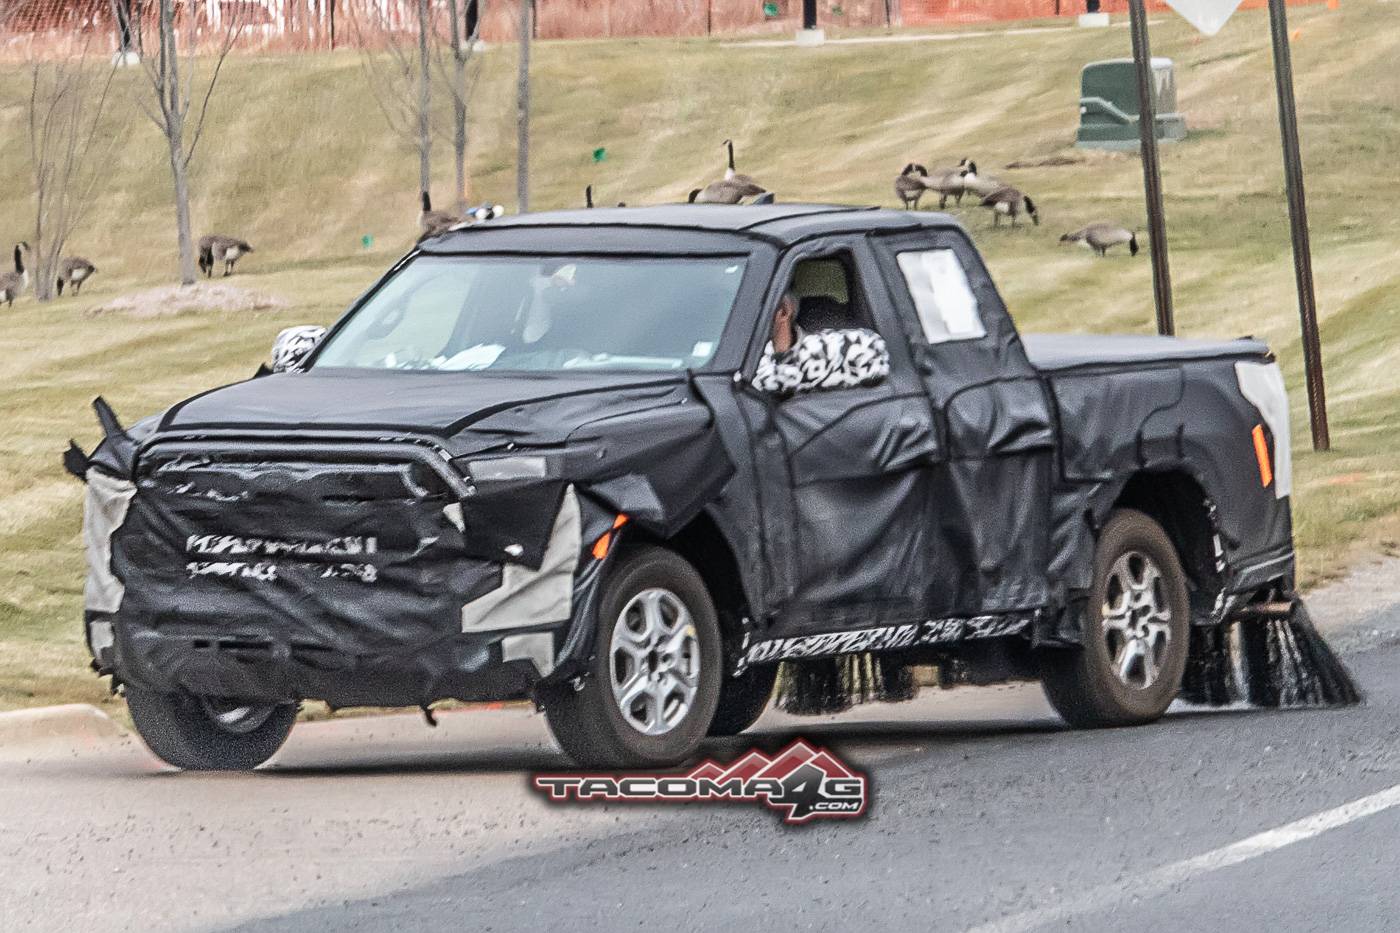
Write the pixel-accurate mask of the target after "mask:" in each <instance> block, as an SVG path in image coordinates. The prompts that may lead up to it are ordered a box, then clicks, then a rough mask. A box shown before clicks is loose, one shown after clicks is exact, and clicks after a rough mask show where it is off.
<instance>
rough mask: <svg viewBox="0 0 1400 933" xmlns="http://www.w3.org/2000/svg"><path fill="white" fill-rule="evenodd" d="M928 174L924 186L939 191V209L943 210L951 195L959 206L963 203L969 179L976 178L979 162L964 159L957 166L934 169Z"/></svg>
mask: <svg viewBox="0 0 1400 933" xmlns="http://www.w3.org/2000/svg"><path fill="white" fill-rule="evenodd" d="M926 174H927V178H926V179H925V180H924V187H925V188H926V189H928V190H929V191H936V192H938V209H939V210H943V208H945V207H947V206H948V199H949V198H950V197H951V198H953V199H955V200H956V202H957V204H958V205H959V206H961V205H962V199H963V195H964V194H966V193H967V184H968V182H967V179H968V178H969V177H971V178H973V179H974V180H975V179H976V176H977V163H976V162H969V161H968V160H967V159H963V160H962V161H960V162H959V163H958V165H957V167H956V168H940V169H934V170H933V171H932V172H929V173H926Z"/></svg>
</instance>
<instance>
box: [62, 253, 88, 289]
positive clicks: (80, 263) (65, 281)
mask: <svg viewBox="0 0 1400 933" xmlns="http://www.w3.org/2000/svg"><path fill="white" fill-rule="evenodd" d="M96 271H97V267H96V266H94V265H93V264H92V263H90V262H88V261H87V260H86V259H84V258H83V257H81V256H69V257H68V258H67V259H64V260H63V261H61V262H60V263H59V264H58V294H59V295H60V296H62V295H63V286H64V285H72V286H73V294H75V295H76V294H78V292H80V291H82V289H83V283H84V282H86V281H87V280H88V279H89V278H91V277H92V274H93V273H94V272H96Z"/></svg>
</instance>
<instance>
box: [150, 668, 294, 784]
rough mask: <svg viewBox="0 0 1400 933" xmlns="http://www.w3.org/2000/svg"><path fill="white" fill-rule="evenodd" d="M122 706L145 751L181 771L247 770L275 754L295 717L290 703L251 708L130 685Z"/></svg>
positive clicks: (249, 705)
mask: <svg viewBox="0 0 1400 933" xmlns="http://www.w3.org/2000/svg"><path fill="white" fill-rule="evenodd" d="M126 705H127V709H128V710H130V711H131V721H132V723H133V724H134V725H135V726H136V731H137V732H138V733H140V735H141V738H142V740H143V741H145V743H146V746H147V747H148V748H149V749H150V750H151V751H152V752H154V753H155V754H156V756H157V757H158V758H160V759H161V760H162V761H164V762H166V763H168V764H172V765H174V766H175V767H177V768H182V769H184V770H186V771H251V770H252V769H253V768H256V767H257V766H258V765H260V764H262V763H263V762H265V761H267V760H268V759H269V758H271V757H272V756H273V755H275V754H276V753H277V750H278V749H279V748H281V747H282V743H284V742H286V741H287V736H288V735H290V734H291V731H292V724H293V723H295V722H296V718H297V707H296V704H295V703H280V704H275V705H253V704H248V703H241V702H239V701H236V700H223V699H217V698H213V697H196V696H191V695H189V694H170V693H154V692H151V691H147V690H141V689H139V688H136V687H132V686H130V685H128V686H127V688H126Z"/></svg>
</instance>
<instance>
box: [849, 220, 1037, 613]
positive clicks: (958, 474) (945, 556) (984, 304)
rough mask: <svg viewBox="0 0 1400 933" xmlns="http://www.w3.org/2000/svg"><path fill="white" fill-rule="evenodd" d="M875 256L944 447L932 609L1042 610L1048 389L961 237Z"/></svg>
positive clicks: (915, 236) (934, 476)
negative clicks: (935, 582) (1040, 608)
mask: <svg viewBox="0 0 1400 933" xmlns="http://www.w3.org/2000/svg"><path fill="white" fill-rule="evenodd" d="M874 252H875V255H876V262H877V263H878V265H879V267H880V270H881V278H882V281H883V282H884V283H885V284H886V285H887V287H888V289H889V297H890V300H891V302H892V304H893V306H894V308H895V310H896V313H897V317H898V319H899V321H900V322H901V324H902V326H903V330H904V333H905V335H906V336H907V338H908V344H909V353H910V356H911V357H912V359H913V362H914V367H915V369H916V371H917V374H918V378H919V380H920V382H921V384H922V388H923V389H924V391H925V392H926V393H927V396H928V398H929V400H930V402H931V404H932V406H933V409H934V411H935V415H936V418H937V422H938V425H939V429H940V437H941V439H942V443H943V445H944V451H943V453H944V457H943V458H942V459H941V461H940V462H939V464H938V465H937V467H936V468H934V469H933V470H932V471H930V472H931V480H930V482H931V490H930V500H929V501H930V506H931V507H930V511H929V513H928V517H927V520H928V522H929V526H930V527H929V531H928V535H929V538H930V540H929V541H928V542H927V549H926V551H925V554H926V557H927V561H928V562H927V564H926V566H925V567H923V568H922V570H923V572H924V573H925V574H927V575H928V576H929V577H930V578H931V579H934V580H937V581H938V582H937V585H936V586H934V587H932V588H931V589H930V590H929V592H928V597H929V606H928V609H929V613H930V615H931V617H934V618H937V617H940V616H949V615H963V614H973V613H978V614H981V613H999V612H1011V611H1016V610H1024V609H1034V608H1039V607H1042V606H1044V605H1046V603H1047V602H1048V596H1049V592H1048V582H1047V581H1048V569H1047V563H1048V559H1049V554H1050V540H1049V534H1050V532H1049V528H1050V520H1049V519H1050V515H1049V508H1050V483H1051V476H1052V473H1051V470H1052V466H1053V453H1054V443H1055V441H1054V438H1055V435H1054V429H1053V422H1052V420H1051V413H1050V404H1049V400H1048V398H1047V395H1046V391H1045V388H1044V385H1043V383H1042V381H1041V380H1040V378H1039V375H1038V373H1037V372H1036V371H1035V369H1034V368H1033V367H1032V366H1031V364H1030V361H1029V360H1028V359H1027V357H1026V353H1025V349H1024V348H1023V347H1022V345H1021V339H1020V337H1019V335H1018V334H1017V333H1016V327H1015V325H1014V324H1013V323H1012V320H1011V317H1010V315H1009V314H1008V313H1007V310H1006V306H1005V304H1004V303H1003V302H1002V299H1001V296H1000V294H999V293H998V292H997V290H996V286H995V285H994V284H993V283H992V280H991V277H990V276H989V275H988V273H987V269H986V267H985V266H984V265H983V263H982V259H981V257H980V256H979V255H978V253H977V251H976V249H975V248H974V247H973V246H972V243H971V241H970V240H969V239H968V238H967V235H966V234H965V233H964V232H963V231H961V230H958V229H942V230H938V229H931V230H922V231H919V232H916V233H903V234H896V235H890V236H884V237H876V238H875V245H874Z"/></svg>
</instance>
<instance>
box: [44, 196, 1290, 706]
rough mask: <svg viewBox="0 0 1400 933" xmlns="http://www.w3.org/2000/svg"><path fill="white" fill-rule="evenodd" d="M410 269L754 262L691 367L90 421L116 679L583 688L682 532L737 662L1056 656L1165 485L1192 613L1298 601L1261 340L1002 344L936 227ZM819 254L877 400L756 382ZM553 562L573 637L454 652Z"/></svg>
mask: <svg viewBox="0 0 1400 933" xmlns="http://www.w3.org/2000/svg"><path fill="white" fill-rule="evenodd" d="M925 249H947V250H952V251H953V252H954V253H955V254H956V255H957V257H958V259H959V260H960V261H961V264H962V266H963V270H964V272H965V274H966V276H967V279H968V282H969V284H970V286H971V287H972V289H973V292H974V293H975V295H976V299H977V310H978V313H979V314H980V316H981V319H982V325H983V327H984V329H985V335H984V336H981V337H977V338H975V339H965V340H952V341H947V342H942V343H930V342H928V341H926V340H925V339H924V337H923V334H922V331H921V330H920V325H919V321H918V317H917V314H916V311H915V308H914V307H913V304H912V299H911V297H910V295H909V293H908V290H907V289H906V288H905V287H904V285H903V279H902V278H901V274H900V271H899V266H898V264H897V260H896V257H897V255H898V254H899V253H900V252H901V251H904V250H925ZM419 250H420V251H422V252H427V253H435V254H457V253H504V254H528V255H550V254H558V255H561V256H567V255H579V254H588V255H611V256H618V255H621V256H629V255H631V256H638V257H654V256H658V255H666V256H688V255H689V256H714V255H724V256H742V257H745V258H746V261H747V267H746V273H745V277H744V281H743V283H742V285H741V287H740V290H739V294H738V298H737V300H736V304H735V306H734V309H733V311H732V314H731V317H730V320H729V323H728V325H727V326H726V329H725V332H724V335H723V337H722V339H721V341H720V345H719V348H718V350H717V351H716V353H715V355H714V357H713V359H712V360H711V362H710V364H708V366H707V367H706V368H704V369H702V370H696V371H692V372H675V373H670V372H659V373H658V372H646V373H616V372H614V373H607V372H588V373H578V372H566V373H531V374H524V373H503V372H491V371H483V372H453V373H448V372H423V371H414V372H408V371H383V370H374V371H370V370H355V371H352V370H335V369H319V368H317V366H316V363H315V352H314V351H313V353H312V355H311V356H310V358H309V360H308V361H307V363H306V364H305V365H306V366H307V367H308V368H307V371H304V372H287V373H276V374H271V375H261V376H259V377H257V378H253V379H250V380H248V381H245V382H241V383H237V384H234V385H230V386H225V387H223V388H220V389H215V390H213V391H210V392H207V393H204V394H202V395H199V396H196V397H194V398H192V399H189V400H187V401H185V402H182V403H180V404H177V405H175V406H174V407H172V408H171V409H170V410H169V411H167V412H165V413H163V414H162V415H161V416H159V417H158V418H156V419H148V420H147V421H145V422H142V423H140V424H139V425H136V426H133V427H132V428H131V429H130V430H125V429H123V428H122V427H121V426H120V425H119V424H117V423H116V420H115V417H104V431H105V434H106V439H105V440H104V441H103V442H102V444H101V445H100V446H99V448H98V449H97V451H96V452H94V454H93V455H92V457H91V458H82V457H81V452H77V453H76V454H75V453H74V452H71V451H70V454H69V456H68V457H67V458H66V459H65V462H66V463H67V464H68V466H69V468H70V469H71V470H73V471H74V472H75V473H85V471H86V470H97V471H100V472H102V473H103V474H104V475H107V476H112V477H119V478H121V479H124V480H129V481H131V482H132V483H134V485H135V493H134V496H133V497H132V500H131V503H130V507H129V509H128V510H127V513H126V516H125V520H124V521H123V522H122V523H121V524H120V526H119V527H115V528H113V529H110V530H107V531H109V533H110V541H111V550H112V554H111V560H110V570H111V573H112V574H113V575H114V576H115V578H116V582H117V583H119V584H120V587H122V588H124V593H125V596H124V598H122V599H121V602H120V606H119V608H117V609H116V610H115V611H102V612H93V611H90V612H89V619H88V621H89V623H92V622H94V621H97V622H100V623H102V624H103V625H106V626H109V627H110V635H111V637H110V642H111V643H110V644H108V643H107V637H106V633H107V631H108V629H106V628H104V629H101V631H102V632H103V637H102V638H101V639H98V638H97V636H95V635H93V631H94V630H93V629H92V628H91V625H90V632H89V634H90V638H91V639H92V640H93V641H94V645H95V647H94V653H95V654H96V655H97V661H98V665H99V667H100V668H101V669H102V670H103V671H104V672H108V673H113V674H115V675H116V676H117V678H118V679H120V680H122V681H129V682H132V683H137V684H140V685H142V686H144V687H146V688H148V689H155V690H167V691H168V690H188V691H192V692H199V693H209V694H216V695H222V696H231V697H239V698H246V699H258V700H289V699H300V698H318V699H325V700H328V701H329V702H331V703H332V704H334V705H337V706H344V705H353V704H376V705H411V704H427V703H430V702H432V701H433V700H436V699H442V698H447V697H457V698H461V699H468V700H476V699H488V698H489V699H494V698H507V697H514V696H522V695H528V694H529V693H530V692H531V691H532V690H535V689H538V687H539V686H540V684H541V683H545V684H549V683H555V682H558V681H561V680H564V679H568V678H571V677H574V676H577V675H578V674H579V672H580V671H582V669H583V664H584V662H585V661H586V659H587V657H588V655H589V654H590V652H591V651H592V650H593V644H592V636H593V628H594V625H595V623H596V620H595V618H594V616H593V612H594V605H595V603H596V599H597V594H598V591H599V587H600V584H601V582H602V580H603V579H604V578H605V575H606V574H607V572H608V567H609V562H610V561H611V560H613V559H615V555H616V554H617V553H618V550H619V548H620V547H623V546H625V544H626V542H627V541H628V540H647V541H654V542H661V543H666V542H671V543H672V544H673V546H675V547H677V549H678V550H681V551H682V553H684V554H686V555H687V556H689V557H690V558H691V559H692V560H693V561H696V562H697V563H698V564H699V565H700V566H699V569H700V570H701V573H702V575H703V576H705V577H706V580H707V582H708V583H709V584H710V586H711V589H712V591H714V592H716V593H717V598H720V599H721V600H722V602H723V605H722V606H721V617H722V619H723V620H724V623H725V630H726V632H727V634H728V635H729V636H730V640H731V644H730V645H728V646H727V649H728V650H727V656H728V657H729V659H730V661H731V663H732V664H733V665H734V667H735V668H736V669H739V668H742V667H743V666H744V665H746V664H748V663H754V664H759V663H769V662H772V661H777V660H782V659H785V658H810V657H813V656H831V655H836V654H846V653H850V652H853V651H880V650H886V649H890V650H893V649H904V648H910V647H917V646H920V645H938V646H943V647H946V648H948V649H949V650H956V649H957V647H958V646H959V645H962V644H965V643H968V642H971V641H976V640H979V639H999V638H1008V637H1017V638H1024V639H1028V640H1030V641H1032V642H1034V643H1036V644H1044V643H1051V644H1053V643H1064V644H1072V643H1074V642H1075V641H1077V639H1078V637H1079V625H1080V618H1081V613H1082V611H1083V599H1084V594H1085V592H1086V591H1087V589H1088V587H1089V585H1090V575H1091V568H1092V555H1093V548H1094V541H1095V536H1096V531H1097V529H1098V527H1099V526H1100V525H1101V524H1102V522H1103V521H1104V520H1105V519H1106V517H1107V515H1108V513H1109V512H1110V510H1111V509H1113V508H1114V507H1115V505H1116V504H1122V503H1124V502H1125V501H1131V502H1132V503H1133V504H1134V505H1135V507H1144V508H1149V509H1150V508H1151V507H1153V506H1154V504H1156V505H1160V504H1161V503H1158V502H1156V500H1155V499H1154V497H1161V498H1162V501H1163V502H1165V501H1166V498H1165V497H1167V491H1168V490H1169V491H1170V492H1171V496H1172V498H1171V499H1170V503H1169V504H1168V505H1164V506H1162V508H1163V509H1165V511H1164V512H1163V513H1162V514H1164V515H1165V516H1167V518H1166V522H1165V523H1166V524H1167V530H1168V532H1169V533H1170V534H1172V535H1173V537H1174V538H1175V539H1177V540H1178V542H1179V545H1178V546H1179V548H1181V549H1182V551H1183V557H1184V560H1185V562H1186V563H1187V565H1188V572H1189V573H1190V575H1191V578H1192V579H1191V585H1192V600H1193V614H1194V615H1195V621H1196V622H1197V623H1198V624H1199V625H1203V626H1204V625H1210V624H1214V623H1219V622H1221V621H1223V620H1224V619H1225V618H1226V616H1227V615H1228V614H1229V613H1230V612H1231V611H1232V610H1233V608H1234V607H1235V606H1237V605H1239V604H1241V603H1243V602H1244V601H1246V600H1247V599H1248V598H1249V597H1250V594H1252V593H1254V592H1256V591H1258V590H1261V589H1263V588H1269V587H1274V588H1287V587H1288V586H1289V584H1290V583H1291V577H1292V571H1293V567H1292V560H1293V557H1292V553H1293V552H1292V543H1291V526H1290V517H1289V499H1288V497H1287V496H1286V495H1278V494H1276V493H1277V492H1278V490H1276V489H1275V488H1271V487H1267V486H1264V485H1263V484H1262V483H1261V476H1260V471H1259V468H1258V465H1257V463H1256V456H1255V450H1254V446H1253V442H1252V440H1251V437H1252V433H1251V432H1252V431H1254V430H1255V429H1256V427H1262V430H1263V431H1264V432H1265V436H1266V438H1267V440H1268V443H1269V445H1270V449H1272V450H1275V451H1277V450H1278V445H1279V444H1280V443H1284V444H1286V438H1282V439H1280V438H1276V437H1274V435H1273V433H1272V429H1271V428H1270V427H1269V424H1268V422H1267V420H1266V419H1265V418H1264V416H1263V415H1262V414H1261V412H1260V411H1259V409H1258V408H1257V407H1256V405H1254V404H1253V403H1251V401H1250V400H1249V399H1247V398H1245V397H1244V395H1243V394H1242V392H1241V389H1240V383H1239V381H1238V376H1237V370H1236V366H1237V364H1240V363H1244V364H1248V365H1255V366H1261V367H1266V366H1267V365H1268V364H1269V363H1270V362H1271V357H1270V355H1269V353H1268V350H1267V348H1266V347H1265V346H1264V345H1262V344H1260V343H1258V342H1256V341H1252V340H1236V341H1228V342H1209V343H1208V342H1192V341H1177V340H1169V339H1160V338H1096V337H1087V336H1075V337H1072V338H1027V339H1025V340H1024V341H1023V339H1022V338H1021V336H1020V335H1018V333H1017V331H1016V328H1015V326H1014V325H1013V323H1012V320H1011V317H1010V315H1009V314H1008V313H1007V310H1006V308H1005V306H1004V305H1003V303H1002V300H1001V297H1000V296H999V294H998V293H997V290H996V288H995V286H994V285H993V284H992V281H991V279H990V277H989V275H988V274H987V271H986V269H985V267H984V266H983V264H982V261H981V259H980V257H979V256H978V254H977V252H976V250H975V249H974V248H973V246H972V244H971V242H970V240H969V239H968V237H967V234H966V233H965V232H964V231H963V230H962V229H961V228H960V227H959V226H958V225H957V224H956V222H954V221H953V220H951V219H949V218H947V217H946V216H943V215H938V214H919V215H913V214H906V213H901V212H895V211H879V210H859V209H845V208H823V207H808V206H792V205H779V206H769V207H747V206H746V207H714V206H707V205H698V206H685V207H675V208H646V209H625V210H613V209H600V210H592V211H587V212H567V213H558V214H540V215H532V216H528V217H514V218H502V219H498V220H493V221H491V222H490V223H485V224H480V225H475V226H472V227H469V228H466V229H463V230H459V231H453V232H449V233H446V234H444V235H442V236H438V237H434V238H430V239H428V240H426V241H425V242H424V243H423V244H421V246H420V247H419ZM833 253H839V254H840V255H842V256H843V257H845V259H846V261H847V262H848V263H849V264H850V267H851V269H852V271H853V273H854V277H855V281H856V282H857V284H858V289H859V291H860V293H861V294H860V295H859V296H853V301H857V302H859V303H860V304H861V305H862V307H863V308H864V309H865V310H866V311H867V312H868V316H869V321H868V323H869V324H871V325H873V327H874V329H875V330H877V331H878V333H879V334H880V335H881V336H882V337H883V338H884V342H885V344H886V346H887V350H888V353H889V357H890V373H889V376H888V378H886V379H884V380H883V381H881V382H880V383H879V384H877V385H873V386H856V387H850V388H840V389H834V390H830V391H815V392H806V393H798V394H795V395H791V396H789V397H774V396H772V395H768V394H765V393H762V392H759V391H757V390H756V389H755V388H754V387H753V386H752V384H751V383H752V380H753V378H754V375H755V370H756V369H757V366H758V362H759V358H760V355H761V353H762V348H763V345H764V344H765V343H766V341H767V335H768V332H769V328H770V326H771V319H772V314H773V311H774V309H775V307H776V305H777V303H778V300H779V298H780V296H781V293H782V291H783V287H782V286H783V283H785V282H786V281H787V278H788V276H789V274H790V272H791V269H792V267H793V265H794V264H795V263H797V262H799V261H801V260H802V259H804V258H811V257H817V256H828V255H831V254H833ZM410 258H411V257H410ZM405 261H408V260H407V259H406V260H405ZM354 313H355V308H353V307H352V308H351V309H350V311H349V312H347V315H346V317H347V318H348V317H349V316H350V315H353V314H354ZM343 320H345V319H344V318H343V319H342V322H343ZM336 326H340V325H339V324H337V325H336ZM332 333H334V327H333V328H332ZM108 415H109V416H110V411H108ZM522 458H528V459H529V460H530V463H531V468H530V469H529V470H525V471H518V472H517V473H514V474H512V475H511V476H510V477H509V478H503V479H489V478H486V476H487V475H489V474H483V476H481V477H477V476H474V475H473V472H474V470H476V469H477V467H479V466H480V465H481V464H483V463H485V462H487V461H492V460H502V461H516V462H518V461H520V460H521V459H522ZM1285 463H1286V460H1285ZM474 464H475V465H477V466H473V465H474ZM507 472H508V471H507ZM90 494H92V493H91V492H90ZM570 503H576V508H577V521H576V522H575V523H573V524H572V525H570V526H569V528H570V530H569V534H570V535H571V536H572V537H571V538H570V539H569V543H570V549H569V551H570V553H569V554H568V560H567V561H566V562H565V563H564V564H563V565H561V564H560V563H559V558H560V552H559V547H560V538H559V535H560V534H561V531H560V529H561V528H562V527H563V524H562V523H561V515H563V514H564V513H565V510H566V506H567V507H569V508H572V506H570ZM619 514H622V515H626V516H627V521H626V524H625V525H623V526H621V527H620V528H619V529H617V530H616V531H615V532H614V537H615V540H614V541H613V546H612V548H611V549H610V550H608V551H607V555H606V556H605V557H603V558H602V559H599V558H597V557H595V556H594V553H593V546H594V543H595V542H596V541H597V540H598V539H599V538H600V537H601V536H602V535H603V534H605V533H607V532H609V530H610V529H612V528H613V527H614V524H615V522H616V521H617V516H618V515H619ZM1173 516H1177V517H1176V518H1174V517H1173ZM98 531H104V530H103V529H98ZM551 545H553V547H551ZM269 565H272V567H271V569H269ZM559 566H566V567H567V568H568V572H569V573H570V574H571V578H570V583H569V587H568V590H569V592H568V593H567V594H566V597H567V598H566V603H567V606H568V609H567V614H566V615H565V616H564V617H561V618H524V617H521V618H516V617H507V618H506V621H505V622H504V623H502V624H501V627H497V628H488V629H485V630H465V629H464V622H463V619H464V607H466V606H469V605H471V604H473V603H474V602H475V601H476V600H478V599H480V598H482V597H483V596H484V595H486V594H489V593H491V592H493V591H496V590H497V589H498V588H500V587H502V586H504V585H508V584H507V582H506V581H507V580H508V579H514V580H521V579H533V578H532V577H531V576H530V575H531V574H539V575H547V573H548V572H549V571H550V568H554V572H555V573H556V574H557V572H558V567H559ZM551 579H556V580H557V576H556V577H554V578H551ZM508 615H509V614H507V616H508ZM522 636H524V637H522ZM98 642H100V647H99V646H97V643H98ZM542 646H544V647H542Z"/></svg>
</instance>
